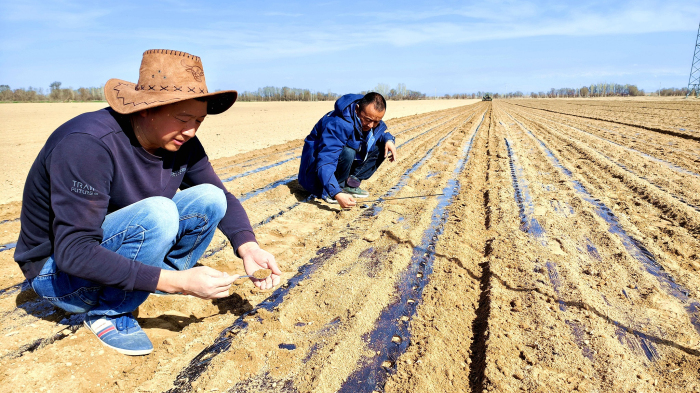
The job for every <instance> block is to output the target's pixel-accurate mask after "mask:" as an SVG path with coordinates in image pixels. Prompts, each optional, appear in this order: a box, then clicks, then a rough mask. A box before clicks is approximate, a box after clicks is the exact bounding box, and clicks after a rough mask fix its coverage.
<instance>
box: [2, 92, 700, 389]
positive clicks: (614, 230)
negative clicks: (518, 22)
mask: <svg viewBox="0 0 700 393" xmlns="http://www.w3.org/2000/svg"><path fill="white" fill-rule="evenodd" d="M698 113H700V103H698V102H697V101H693V100H684V101H649V100H647V101H604V100H578V101H565V100H512V101H501V100H495V101H493V102H484V103H477V104H474V105H469V106H464V107H459V108H453V109H448V110H443V111H437V112H430V113H426V114H422V115H416V116H410V117H404V118H399V119H393V120H391V121H389V122H388V125H389V127H390V130H391V131H392V133H394V135H396V137H397V145H398V146H399V150H398V151H399V156H400V157H399V158H400V159H399V160H398V161H397V162H395V163H385V164H384V165H382V167H381V168H380V169H379V171H378V172H377V174H376V175H375V176H374V177H373V178H372V179H371V180H370V181H367V182H365V183H363V188H366V189H368V190H369V192H370V193H371V197H370V198H368V199H370V200H369V201H366V202H360V203H359V205H358V206H359V207H358V208H354V209H351V210H345V211H342V210H341V209H339V207H338V206H337V205H329V204H326V203H323V202H320V201H318V200H314V199H313V198H311V197H309V195H308V194H307V193H306V192H304V190H303V189H301V187H299V185H298V183H297V182H296V173H297V169H298V163H299V159H298V157H299V155H300V154H301V146H302V142H301V140H295V141H291V142H288V143H286V144H283V145H278V146H274V147H273V148H267V149H264V150H262V149H261V150H255V151H251V152H248V153H245V154H239V155H236V156H233V157H229V158H221V159H218V160H215V161H214V162H213V164H214V168H215V170H216V171H217V173H218V174H219V175H220V177H221V178H222V179H223V180H224V181H225V184H226V185H227V187H229V189H230V190H231V192H233V193H234V194H235V195H237V196H239V197H240V199H241V200H242V201H243V205H244V206H245V207H246V209H247V211H248V214H249V216H250V218H251V222H253V223H254V226H255V227H256V234H257V236H258V240H259V241H260V242H261V245H262V246H263V247H265V248H266V249H268V250H269V251H271V252H272V253H273V254H275V256H276V258H277V260H278V262H279V263H280V267H281V268H282V270H283V272H284V273H285V274H284V277H283V283H282V285H281V286H280V287H278V288H275V289H273V290H270V291H258V290H256V289H254V287H253V285H252V284H251V283H250V282H249V281H247V280H240V282H239V283H237V285H235V287H234V289H233V292H232V295H231V296H230V297H228V298H226V299H223V300H219V301H214V302H211V301H204V300H199V299H196V298H192V297H186V296H179V295H172V296H151V297H150V298H149V299H148V301H147V302H146V303H145V304H144V305H142V306H141V307H140V308H139V311H138V319H139V322H140V324H141V326H143V327H144V328H145V329H146V331H147V333H148V334H149V336H150V337H151V339H152V341H153V344H154V346H155V350H154V352H153V353H152V354H150V355H147V356H142V357H126V356H122V355H119V354H117V353H116V352H113V351H111V350H108V349H106V348H105V347H103V346H101V345H100V344H99V343H98V342H97V340H96V339H95V338H94V337H93V336H92V334H91V333H89V332H88V331H87V330H86V329H85V328H84V327H81V326H82V325H81V322H82V316H81V315H67V314H65V313H64V312H62V311H60V310H57V309H54V308H53V307H51V306H50V305H48V304H46V303H44V302H42V301H39V300H38V299H37V298H36V295H35V294H34V293H33V291H32V290H31V289H30V288H28V287H27V285H26V283H24V282H23V281H22V279H23V277H22V275H21V273H20V271H19V269H18V267H17V266H16V264H15V263H14V262H13V261H12V252H13V251H12V247H13V245H12V243H13V242H14V241H15V240H16V238H17V235H18V233H19V221H18V220H17V218H18V217H19V205H18V203H16V202H15V203H11V204H6V205H2V206H0V221H1V223H0V245H6V246H4V248H2V247H3V246H0V250H3V251H0V262H1V263H0V288H4V289H2V290H1V291H0V334H1V335H3V338H4V339H3V340H2V341H1V342H0V366H2V371H0V373H1V374H0V390H2V391H13V392H19V391H54V392H69V391H71V392H72V391H96V392H97V391H115V392H116V391H140V392H166V391H167V392H198V391H201V392H205V391H206V392H211V391H219V392H278V391H281V392H312V391H313V392H374V391H386V392H407V391H415V392H427V391H436V392H476V391H498V392H508V391H542V392H549V391H562V392H564V391H566V392H568V391H599V392H603V391H620V392H621V391H639V392H642V391H643V392H653V391H658V392H673V393H677V392H684V391H697V392H700V378H699V377H698V375H699V373H700V291H699V290H698V288H700V241H699V240H698V239H699V238H700V208H699V206H700V175H699V174H700V132H698V131H696V130H700V116H699V115H698ZM426 195H428V196H426ZM377 199H380V200H377ZM205 256H206V257H205V258H203V259H202V260H201V261H200V263H202V264H204V265H209V266H212V267H214V268H217V269H220V270H225V271H228V272H233V273H241V272H242V271H241V266H240V262H239V260H238V259H237V258H236V257H235V256H234V254H233V251H232V250H231V248H230V246H228V244H227V241H226V239H225V238H224V237H223V236H222V235H221V234H217V236H215V238H214V240H213V241H212V244H211V246H210V248H209V250H208V252H207V253H206V254H205Z"/></svg>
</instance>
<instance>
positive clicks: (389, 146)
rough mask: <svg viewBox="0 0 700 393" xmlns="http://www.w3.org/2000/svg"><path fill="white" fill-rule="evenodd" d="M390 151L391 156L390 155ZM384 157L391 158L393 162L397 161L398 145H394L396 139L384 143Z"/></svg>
mask: <svg viewBox="0 0 700 393" xmlns="http://www.w3.org/2000/svg"><path fill="white" fill-rule="evenodd" d="M390 152H391V156H390V155H389V153H390ZM384 157H387V158H389V161H391V162H394V161H396V159H397V156H396V145H394V141H388V142H387V143H386V144H384Z"/></svg>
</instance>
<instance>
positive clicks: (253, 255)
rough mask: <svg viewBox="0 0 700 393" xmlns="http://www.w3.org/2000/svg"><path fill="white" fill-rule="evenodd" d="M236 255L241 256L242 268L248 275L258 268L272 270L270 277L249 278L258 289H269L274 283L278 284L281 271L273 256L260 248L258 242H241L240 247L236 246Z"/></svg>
mask: <svg viewBox="0 0 700 393" xmlns="http://www.w3.org/2000/svg"><path fill="white" fill-rule="evenodd" d="M238 255H240V256H241V258H243V268H244V269H245V272H246V274H248V275H253V273H255V272H256V271H257V270H260V269H270V270H272V274H271V275H270V277H268V278H266V279H264V280H258V279H256V278H253V277H251V278H250V280H251V281H253V284H255V286H256V287H258V288H260V289H271V288H272V287H274V286H275V285H279V283H280V276H281V275H282V271H281V270H280V268H279V267H277V262H275V257H274V256H273V255H272V254H270V253H269V252H267V251H265V250H263V249H262V248H260V246H259V245H258V243H255V242H248V243H243V244H242V245H241V246H240V247H238Z"/></svg>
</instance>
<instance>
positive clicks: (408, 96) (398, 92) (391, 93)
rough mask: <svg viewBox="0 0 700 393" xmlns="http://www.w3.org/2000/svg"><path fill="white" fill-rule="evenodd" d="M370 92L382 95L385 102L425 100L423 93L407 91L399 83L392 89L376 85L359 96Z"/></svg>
mask: <svg viewBox="0 0 700 393" xmlns="http://www.w3.org/2000/svg"><path fill="white" fill-rule="evenodd" d="M370 91H374V92H377V93H379V94H381V95H383V96H384V98H386V99H387V100H424V99H426V98H427V96H426V95H425V93H421V92H420V91H415V90H409V89H407V88H406V84H405V83H399V84H397V85H396V87H395V88H393V89H392V88H391V86H389V85H387V84H386V83H378V84H377V86H375V88H374V89H373V90H367V91H362V92H360V94H367V93H369V92H370Z"/></svg>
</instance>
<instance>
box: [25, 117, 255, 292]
mask: <svg viewBox="0 0 700 393" xmlns="http://www.w3.org/2000/svg"><path fill="white" fill-rule="evenodd" d="M205 183H208V184H213V185H215V186H217V187H219V188H221V189H222V190H224V192H225V194H226V200H227V201H228V207H227V210H226V215H225V216H224V218H223V219H222V220H221V222H220V223H219V229H221V231H222V232H223V233H224V234H225V235H226V236H227V237H228V238H229V240H230V242H231V245H232V246H233V247H234V250H236V249H238V247H239V246H240V245H241V244H243V243H246V242H249V241H255V235H254V234H253V229H252V227H251V226H250V221H249V220H248V216H247V215H246V212H245V210H244V209H243V206H242V205H241V203H240V202H239V201H238V200H237V199H236V197H234V196H233V195H232V194H231V193H230V192H228V191H227V190H226V188H225V187H224V185H223V184H222V183H221V180H220V179H219V177H218V176H217V175H216V173H214V169H213V168H212V166H211V164H210V163H209V159H208V158H207V155H206V153H205V152H204V148H203V147H202V145H201V143H200V142H199V140H198V139H197V138H196V137H194V138H192V139H190V140H189V141H187V142H186V143H185V144H184V145H182V147H180V150H178V151H177V152H169V151H166V150H163V149H160V150H158V151H157V152H156V155H152V154H149V153H148V152H146V151H145V150H144V149H143V148H142V147H141V145H140V144H139V142H138V141H137V140H136V137H135V136H134V132H133V129H132V127H131V124H130V120H129V116H123V115H120V114H118V113H116V112H114V111H113V110H111V109H110V108H106V109H102V110H99V111H96V112H91V113H85V114H82V115H80V116H77V117H75V118H73V119H71V120H69V121H68V122H66V123H65V124H63V125H62V126H60V127H59V128H58V129H56V131H54V132H53V134H51V136H50V137H49V139H48V140H47V141H46V144H45V145H44V147H43V149H41V151H40V152H39V156H38V157H37V158H36V160H35V161H34V164H33V165H32V168H31V169H30V171H29V175H28V176H27V182H26V184H25V186H24V195H23V199H22V213H21V215H20V222H21V231H20V236H19V240H18V241H17V248H16V250H15V256H14V257H15V261H17V263H19V265H20V268H21V269H22V272H23V273H24V275H25V277H26V278H27V279H32V278H34V277H36V275H37V274H38V273H39V271H40V270H41V268H42V266H43V263H44V262H45V261H46V258H48V257H49V256H51V255H53V256H54V260H55V261H56V265H57V266H58V268H59V269H60V270H62V271H64V272H66V273H69V274H71V275H75V276H78V277H82V278H85V279H88V280H92V281H95V282H98V283H101V284H104V285H109V286H114V287H117V288H120V289H123V290H127V291H131V290H142V291H150V292H154V291H155V289H156V285H157V283H158V279H159V277H160V269H159V268H157V267H153V266H149V265H145V264H142V263H141V262H139V261H132V260H130V259H128V258H125V257H123V256H121V255H119V254H117V253H115V252H113V251H109V250H107V249H106V248H103V247H102V246H100V243H101V242H102V228H101V225H102V222H103V221H104V218H105V216H106V215H107V214H109V213H111V212H113V211H116V210H119V209H121V208H123V207H125V206H128V205H130V204H132V203H135V202H138V201H140V200H142V199H145V198H149V197H152V196H164V197H167V198H172V197H173V196H174V195H175V192H176V191H177V190H178V189H182V190H184V189H186V188H189V187H192V186H196V185H198V184H205Z"/></svg>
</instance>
